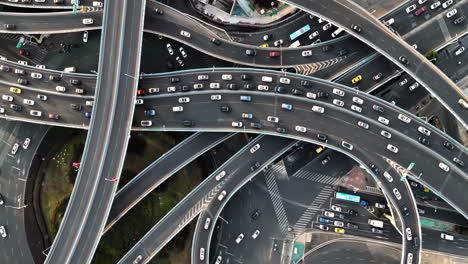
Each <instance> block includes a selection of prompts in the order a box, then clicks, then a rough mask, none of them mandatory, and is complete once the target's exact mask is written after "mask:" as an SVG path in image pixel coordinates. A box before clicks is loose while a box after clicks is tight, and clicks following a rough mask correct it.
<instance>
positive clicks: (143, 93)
mask: <svg viewBox="0 0 468 264" xmlns="http://www.w3.org/2000/svg"><path fill="white" fill-rule="evenodd" d="M137 95H145V90H137Z"/></svg>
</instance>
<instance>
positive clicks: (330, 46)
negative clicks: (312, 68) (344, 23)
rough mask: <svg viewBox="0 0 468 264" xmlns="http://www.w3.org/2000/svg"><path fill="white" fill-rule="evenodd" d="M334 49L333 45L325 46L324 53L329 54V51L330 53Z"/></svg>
mask: <svg viewBox="0 0 468 264" xmlns="http://www.w3.org/2000/svg"><path fill="white" fill-rule="evenodd" d="M332 48H333V46H332V45H325V46H323V47H322V51H323V52H327V51H330V50H331V49H332Z"/></svg>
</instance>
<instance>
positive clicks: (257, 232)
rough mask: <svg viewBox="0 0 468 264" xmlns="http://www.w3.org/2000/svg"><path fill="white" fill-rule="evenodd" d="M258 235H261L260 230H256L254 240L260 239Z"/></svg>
mask: <svg viewBox="0 0 468 264" xmlns="http://www.w3.org/2000/svg"><path fill="white" fill-rule="evenodd" d="M258 235H260V230H258V229H257V230H255V232H253V234H252V239H256V238H257V237H258Z"/></svg>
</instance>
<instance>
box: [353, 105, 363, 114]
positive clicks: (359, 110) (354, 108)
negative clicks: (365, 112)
mask: <svg viewBox="0 0 468 264" xmlns="http://www.w3.org/2000/svg"><path fill="white" fill-rule="evenodd" d="M351 110H353V111H354V112H358V113H361V112H362V108H361V107H359V106H357V105H351Z"/></svg>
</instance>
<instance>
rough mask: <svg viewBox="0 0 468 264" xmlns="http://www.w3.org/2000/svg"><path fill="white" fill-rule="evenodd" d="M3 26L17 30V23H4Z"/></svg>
mask: <svg viewBox="0 0 468 264" xmlns="http://www.w3.org/2000/svg"><path fill="white" fill-rule="evenodd" d="M3 28H4V29H8V30H15V29H16V25H15V24H4V25H3Z"/></svg>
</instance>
